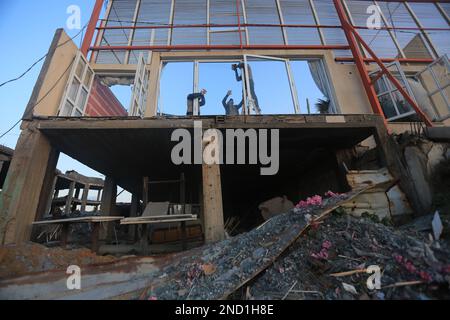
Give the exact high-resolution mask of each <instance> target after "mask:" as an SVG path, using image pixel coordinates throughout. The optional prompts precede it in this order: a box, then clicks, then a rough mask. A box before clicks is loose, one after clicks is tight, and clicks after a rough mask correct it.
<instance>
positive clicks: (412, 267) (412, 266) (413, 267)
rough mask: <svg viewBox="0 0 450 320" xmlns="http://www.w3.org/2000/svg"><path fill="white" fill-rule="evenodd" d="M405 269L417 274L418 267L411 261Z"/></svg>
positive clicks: (406, 264)
mask: <svg viewBox="0 0 450 320" xmlns="http://www.w3.org/2000/svg"><path fill="white" fill-rule="evenodd" d="M405 268H406V270H408V271H409V272H411V273H416V272H417V269H416V267H415V266H414V265H413V264H412V263H411V262H410V261H408V262H406V263H405Z"/></svg>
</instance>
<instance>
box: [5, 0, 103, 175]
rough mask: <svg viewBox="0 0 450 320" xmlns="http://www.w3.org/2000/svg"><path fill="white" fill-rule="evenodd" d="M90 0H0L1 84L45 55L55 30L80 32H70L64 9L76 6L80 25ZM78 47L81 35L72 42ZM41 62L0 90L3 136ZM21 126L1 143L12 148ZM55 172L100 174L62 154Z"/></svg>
mask: <svg viewBox="0 0 450 320" xmlns="http://www.w3.org/2000/svg"><path fill="white" fill-rule="evenodd" d="M94 2H95V1H93V0H39V1H32V0H0V43H2V47H3V50H0V61H1V62H0V63H1V68H0V70H1V72H0V82H4V81H7V80H9V79H12V78H16V77H17V76H19V75H20V74H22V73H23V72H24V71H25V70H26V69H27V68H28V67H29V66H31V65H32V64H33V63H34V62H35V61H36V60H38V59H39V58H41V57H42V56H43V55H44V54H46V53H47V51H48V48H49V47H50V44H51V41H52V39H53V36H54V33H55V31H56V29H58V28H64V29H65V31H66V32H67V34H68V35H69V36H70V37H73V36H75V35H76V34H77V33H78V32H79V31H80V30H77V29H74V30H69V29H68V27H67V24H66V21H67V19H68V18H69V16H70V14H68V13H67V9H68V7H69V6H71V5H77V6H79V7H80V9H81V26H84V25H85V24H86V23H87V22H88V21H89V18H90V14H91V12H92V8H93V5H94ZM74 41H75V43H77V44H78V45H79V44H80V41H81V35H80V36H78V37H77V38H76V39H75V40H74ZM42 64H43V61H42V62H40V63H39V64H38V65H36V66H35V67H34V68H33V69H32V70H31V71H30V72H29V73H27V74H26V75H25V76H24V77H23V78H21V79H20V80H18V81H15V82H12V83H9V84H6V85H5V86H3V87H0V110H1V111H0V112H1V117H0V132H1V133H4V132H5V131H6V130H8V129H9V128H10V127H11V126H12V125H13V124H14V123H15V122H17V120H19V119H20V118H21V117H22V115H23V112H24V110H25V107H26V105H27V103H28V100H29V99H30V96H31V93H32V91H33V87H34V84H35V82H36V80H37V78H38V76H39V72H40V70H41V67H42ZM19 134H20V126H17V127H16V128H15V129H14V130H13V131H11V132H10V133H9V134H7V135H6V136H5V137H4V138H2V139H0V144H3V145H6V146H8V147H10V148H15V146H16V143H17V139H18V138H19ZM58 169H60V170H61V171H63V172H65V171H67V170H77V171H79V172H80V173H82V174H86V175H91V176H96V177H98V176H99V173H97V172H95V171H93V170H90V169H89V168H87V167H85V166H83V165H81V164H79V163H77V162H76V161H74V160H71V159H70V158H69V157H67V156H65V155H61V157H60V161H59V163H58Z"/></svg>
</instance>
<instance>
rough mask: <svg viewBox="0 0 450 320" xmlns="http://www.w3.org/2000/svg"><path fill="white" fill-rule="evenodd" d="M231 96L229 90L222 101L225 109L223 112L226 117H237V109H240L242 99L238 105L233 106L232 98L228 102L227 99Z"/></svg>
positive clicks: (242, 102)
mask: <svg viewBox="0 0 450 320" xmlns="http://www.w3.org/2000/svg"><path fill="white" fill-rule="evenodd" d="M231 95H232V91H231V90H229V91H228V92H227V95H226V96H225V98H223V100H222V104H223V107H224V108H225V112H226V115H227V116H238V115H239V109H240V108H242V105H243V104H244V99H242V100H241V102H240V103H239V104H234V100H233V98H231V99H230V100H228V102H227V99H228V97H229V96H231Z"/></svg>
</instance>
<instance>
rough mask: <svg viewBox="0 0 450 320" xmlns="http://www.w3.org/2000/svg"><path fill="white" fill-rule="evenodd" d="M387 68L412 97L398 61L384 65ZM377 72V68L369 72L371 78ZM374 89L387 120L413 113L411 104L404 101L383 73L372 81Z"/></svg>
mask: <svg viewBox="0 0 450 320" xmlns="http://www.w3.org/2000/svg"><path fill="white" fill-rule="evenodd" d="M386 67H387V68H388V70H389V71H390V72H391V73H392V74H394V76H395V77H396V78H397V80H398V81H399V82H400V84H401V85H402V87H403V89H405V91H406V92H407V93H408V94H409V95H410V96H411V97H413V98H414V95H413V93H412V90H411V87H410V85H409V83H408V81H407V79H406V76H405V74H404V72H403V70H402V69H401V67H400V64H399V63H398V62H394V63H391V64H389V65H387V66H386ZM378 73H379V70H377V71H374V72H372V73H371V74H370V76H371V78H372V79H375V78H376V77H377V75H378ZM374 87H375V91H376V93H377V96H378V100H379V101H380V104H381V108H382V109H383V112H384V116H385V117H386V119H387V120H388V121H395V120H399V119H402V118H403V119H404V118H406V117H409V116H412V115H415V111H414V110H413V108H412V106H411V105H410V104H409V103H408V101H406V99H405V98H404V97H403V95H402V94H401V93H400V92H399V91H398V89H397V87H395V86H394V85H393V84H392V82H391V81H390V80H389V79H388V77H387V76H386V75H385V74H383V75H382V76H381V77H380V78H379V79H378V80H377V81H375V83H374Z"/></svg>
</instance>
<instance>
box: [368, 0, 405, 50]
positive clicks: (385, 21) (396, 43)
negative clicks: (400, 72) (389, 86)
mask: <svg viewBox="0 0 450 320" xmlns="http://www.w3.org/2000/svg"><path fill="white" fill-rule="evenodd" d="M373 3H374V4H375V5H376V6H377V8H378V12H379V13H380V16H381V19H382V20H383V23H384V25H385V26H389V24H388V20H387V19H386V16H385V15H384V13H383V11H382V10H381V7H380V5H379V4H378V1H376V0H373ZM387 31H388V33H389V35H390V36H391V38H392V41H393V42H394V44H395V46H396V47H397V50H398V52H399V53H400V56H401V57H402V58H406V55H405V52H404V51H403V48H402V47H401V46H400V43H399V42H398V40H397V37H396V36H395V34H394V33H393V31H392V29H388V30H387Z"/></svg>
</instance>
